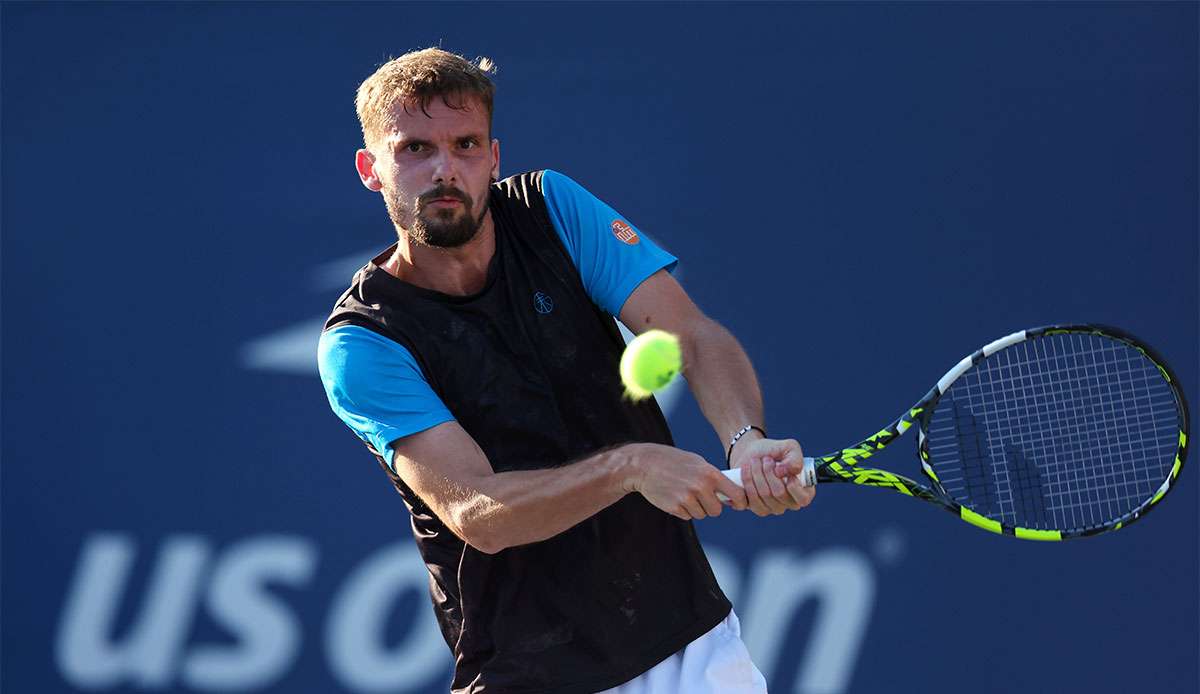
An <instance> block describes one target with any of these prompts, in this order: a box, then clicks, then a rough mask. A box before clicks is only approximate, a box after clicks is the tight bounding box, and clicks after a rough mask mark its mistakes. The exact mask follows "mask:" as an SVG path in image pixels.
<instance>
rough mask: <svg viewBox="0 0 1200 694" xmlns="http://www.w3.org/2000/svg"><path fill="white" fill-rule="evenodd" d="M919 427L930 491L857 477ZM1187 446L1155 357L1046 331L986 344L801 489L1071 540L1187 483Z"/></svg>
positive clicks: (1093, 335)
mask: <svg viewBox="0 0 1200 694" xmlns="http://www.w3.org/2000/svg"><path fill="white" fill-rule="evenodd" d="M914 424H915V425H916V426H917V453H918V456H919V459H920V462H921V471H922V472H923V473H924V477H925V482H926V484H921V483H918V482H916V481H914V480H911V479H909V478H907V477H903V476H901V475H897V474H894V473H891V472H888V471H886V470H879V469H875V468H869V467H863V466H861V465H859V463H860V462H861V461H862V460H864V459H866V458H869V457H871V456H872V455H874V454H875V453H877V452H878V451H881V450H883V449H884V448H885V447H886V446H888V445H889V444H891V443H892V442H893V441H895V440H896V439H898V438H899V437H900V436H901V435H903V434H904V432H906V431H908V429H909V428H911V427H912V426H913V425H914ZM1187 434H1188V410H1187V403H1186V402H1185V401H1184V398H1183V392H1182V391H1181V390H1180V388H1179V381H1178V379H1176V378H1175V375H1174V374H1173V373H1172V372H1171V370H1170V368H1168V367H1167V365H1166V362H1165V361H1163V360H1162V359H1161V358H1160V357H1159V356H1158V355H1157V354H1156V353H1155V352H1154V351H1153V350H1151V349H1150V348H1149V347H1148V346H1146V345H1145V344H1144V343H1142V342H1141V341H1140V340H1138V339H1137V338H1135V337H1133V336H1132V335H1130V334H1129V333H1126V332H1124V331H1122V330H1118V329H1116V328H1110V327H1105V326H1099V325H1061V326H1048V327H1042V328H1034V329H1032V330H1023V331H1021V332H1017V333H1013V334H1012V335H1008V336H1007V337H1002V338H1000V339H999V340H996V341H995V342H992V343H991V344H988V345H985V346H984V347H983V348H982V349H980V350H978V351H977V352H975V353H974V354H972V355H970V356H968V357H966V358H965V359H963V360H962V361H960V362H959V363H958V364H956V365H955V366H954V368H952V369H950V371H949V372H947V373H946V375H945V376H942V378H941V379H940V380H939V381H938V382H937V385H935V386H934V387H933V388H932V389H931V390H930V391H929V392H928V393H926V395H925V397H923V398H921V400H920V401H918V402H917V403H916V404H915V405H913V406H912V407H911V408H909V410H908V411H907V412H905V413H904V414H902V415H900V417H899V418H898V419H896V421H894V422H892V423H891V424H890V425H888V426H887V427H886V428H885V429H883V430H882V431H880V432H879V433H877V434H875V435H874V436H871V437H869V438H867V439H866V440H864V441H862V442H861V443H859V444H858V445H856V446H854V447H852V448H845V449H842V450H841V451H838V452H836V453H832V454H829V455H823V456H819V457H817V458H805V459H804V463H805V465H804V468H805V469H804V472H803V473H802V478H801V479H802V481H803V482H807V483H812V482H814V481H818V482H823V483H826V484H828V483H835V482H842V483H851V484H858V485H864V486H868V487H882V488H885V489H891V490H894V491H896V492H898V493H900V494H904V495H906V496H911V497H915V498H917V499H921V500H922V501H928V502H930V503H933V504H937V505H938V506H941V507H942V508H944V509H946V510H947V511H950V512H951V513H953V514H954V515H956V516H958V517H960V518H962V520H965V521H967V522H968V523H971V524H973V525H976V526H979V527H980V528H983V529H984V530H990V531H991V532H994V533H999V534H1003V535H1012V536H1016V537H1019V538H1023V539H1026V540H1065V539H1069V538H1074V537H1086V536H1088V535H1096V534H1099V533H1103V532H1108V531H1111V530H1119V529H1121V528H1123V527H1125V526H1127V525H1129V524H1130V523H1132V522H1133V521H1135V520H1137V519H1138V518H1141V517H1142V516H1144V515H1145V514H1146V513H1148V512H1149V511H1150V509H1152V508H1154V506H1155V504H1157V503H1158V502H1160V501H1162V498H1163V497H1164V496H1165V495H1166V493H1167V492H1168V491H1170V490H1171V487H1172V485H1174V483H1175V481H1176V480H1177V479H1178V478H1179V472H1180V470H1181V469H1182V468H1183V461H1184V459H1185V458H1186V454H1187V438H1188V437H1187ZM725 474H726V475H727V476H728V477H729V478H730V479H731V480H733V481H734V482H737V483H738V484H740V483H741V473H740V471H738V470H727V471H725Z"/></svg>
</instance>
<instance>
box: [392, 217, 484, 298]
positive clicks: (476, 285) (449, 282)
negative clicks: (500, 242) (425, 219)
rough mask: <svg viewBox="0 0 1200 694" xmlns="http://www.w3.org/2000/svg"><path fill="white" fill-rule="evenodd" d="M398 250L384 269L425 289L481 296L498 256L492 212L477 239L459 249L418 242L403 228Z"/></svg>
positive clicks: (480, 228) (481, 227)
mask: <svg viewBox="0 0 1200 694" xmlns="http://www.w3.org/2000/svg"><path fill="white" fill-rule="evenodd" d="M399 232H400V241H399V243H397V244H396V251H395V252H394V253H392V257H390V258H388V260H387V262H386V263H384V264H383V266H382V267H383V269H384V270H385V271H387V272H388V273H389V274H391V275H394V276H395V277H398V278H399V279H402V280H404V281H405V282H408V283H409V284H413V285H416V286H418V287H421V288H423V289H432V290H433V291H436V292H441V293H442V294H450V295H452V296H469V295H471V294H477V293H478V292H480V291H481V290H482V289H483V286H484V284H486V283H487V273H488V266H489V265H491V262H492V256H493V255H495V253H496V230H495V226H494V225H493V223H492V213H491V211H488V212H487V213H486V214H485V215H484V218H483V224H481V225H480V226H479V233H477V234H475V238H473V239H471V240H470V241H468V242H466V243H464V244H463V245H461V246H458V247H457V248H437V247H435V246H425V245H422V244H419V243H414V242H413V241H412V240H411V238H410V237H409V235H408V232H407V231H406V230H404V229H399Z"/></svg>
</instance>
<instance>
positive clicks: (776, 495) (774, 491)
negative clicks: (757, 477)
mask: <svg viewBox="0 0 1200 694" xmlns="http://www.w3.org/2000/svg"><path fill="white" fill-rule="evenodd" d="M778 467H779V463H776V462H775V461H774V460H768V461H767V463H766V465H764V466H763V468H764V472H766V473H767V475H766V477H767V485H768V486H770V496H772V497H773V499H774V502H775V504H776V508H778V509H779V513H784V511H785V510H787V507H788V505H791V502H792V498H791V496H790V495H788V493H787V487H786V486H784V480H781V479H779V475H778V474H776V472H775V471H776V468H778Z"/></svg>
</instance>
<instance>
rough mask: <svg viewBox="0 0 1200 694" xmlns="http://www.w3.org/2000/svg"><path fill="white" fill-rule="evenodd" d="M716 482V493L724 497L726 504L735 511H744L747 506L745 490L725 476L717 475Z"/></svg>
mask: <svg viewBox="0 0 1200 694" xmlns="http://www.w3.org/2000/svg"><path fill="white" fill-rule="evenodd" d="M716 480H717V492H718V493H720V494H724V495H725V498H726V499H728V501H727V502H726V503H728V504H729V505H730V506H732V507H733V510H735V511H745V510H746V507H747V506H748V505H749V501H748V500H747V499H746V490H745V489H743V488H742V487H741V486H740V485H738V483H737V482H734V481H733V480H731V479H729V478H728V477H726V476H725V475H721V474H719V475H717V477H716Z"/></svg>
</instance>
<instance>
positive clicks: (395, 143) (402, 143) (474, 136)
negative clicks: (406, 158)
mask: <svg viewBox="0 0 1200 694" xmlns="http://www.w3.org/2000/svg"><path fill="white" fill-rule="evenodd" d="M486 139H487V138H486V137H484V136H483V135H482V134H481V133H466V134H464V135H455V136H454V141H455V142H459V141H461V140H475V141H477V142H484V141H485V140H486ZM391 143H392V148H393V149H396V148H399V147H407V146H408V145H412V144H418V145H429V146H433V141H432V140H426V139H424V138H420V137H397V138H395V139H393V140H392V141H391Z"/></svg>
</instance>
